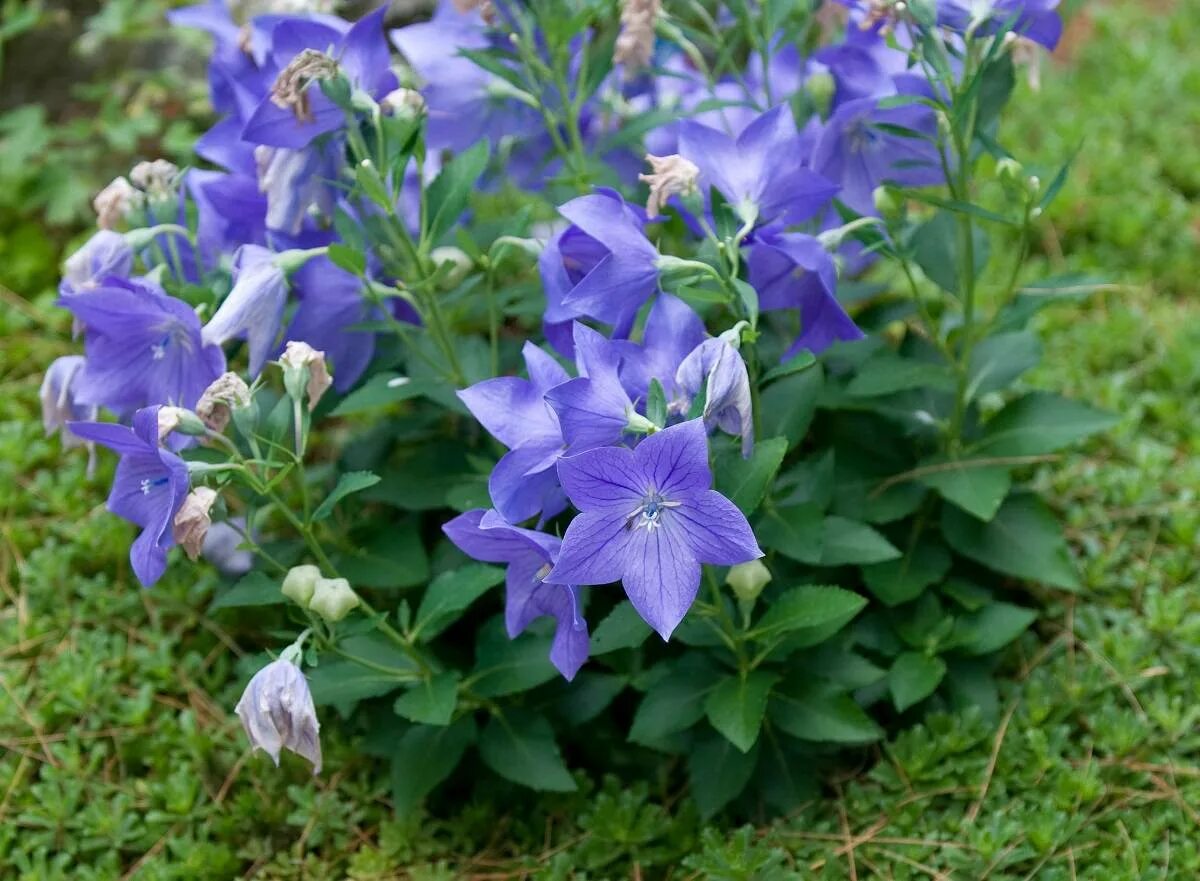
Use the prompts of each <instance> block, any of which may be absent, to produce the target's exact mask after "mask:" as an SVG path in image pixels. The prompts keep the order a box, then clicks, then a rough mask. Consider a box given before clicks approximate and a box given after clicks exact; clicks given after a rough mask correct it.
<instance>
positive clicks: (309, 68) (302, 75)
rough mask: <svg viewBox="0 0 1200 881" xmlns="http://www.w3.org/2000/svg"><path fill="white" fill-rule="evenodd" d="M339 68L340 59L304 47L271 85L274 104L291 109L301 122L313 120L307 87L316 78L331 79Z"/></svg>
mask: <svg viewBox="0 0 1200 881" xmlns="http://www.w3.org/2000/svg"><path fill="white" fill-rule="evenodd" d="M337 71H338V66H337V62H336V61H334V60H333V59H332V58H330V57H329V56H328V55H326V54H325V53H324V52H319V51H317V50H316V49H305V50H303V51H302V52H300V53H299V54H298V55H297V56H296V57H295V58H293V59H292V60H291V62H290V63H289V64H288V66H287V67H285V68H284V69H283V70H282V71H280V73H279V76H278V77H276V79H275V84H274V85H273V86H271V103H273V104H274V105H275V106H276V107H282V108H283V109H284V110H291V111H292V113H294V114H295V115H296V119H298V120H299V121H300V122H312V121H313V115H312V109H311V107H310V106H309V103H308V87H309V86H310V85H312V83H313V82H314V81H316V80H323V79H328V78H329V77H331V76H333V75H334V74H336V73H337Z"/></svg>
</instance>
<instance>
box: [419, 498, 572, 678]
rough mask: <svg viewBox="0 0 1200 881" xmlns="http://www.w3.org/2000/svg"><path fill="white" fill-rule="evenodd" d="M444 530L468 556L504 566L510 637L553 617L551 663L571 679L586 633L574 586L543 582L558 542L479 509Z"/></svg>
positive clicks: (541, 533)
mask: <svg viewBox="0 0 1200 881" xmlns="http://www.w3.org/2000/svg"><path fill="white" fill-rule="evenodd" d="M442 531H443V532H445V533H446V536H447V537H448V538H449V539H450V540H451V541H452V542H454V544H455V545H457V546H458V548H459V550H461V551H462V552H463V553H465V554H467V555H468V556H470V557H473V558H474V559H476V560H481V561H483V562H485V563H506V564H508V569H507V572H506V574H505V587H506V593H505V597H504V626H505V629H506V630H507V631H508V635H509V638H510V639H511V638H516V637H517V636H518V635H519V634H521V633H522V632H523V631H524V630H525V628H526V627H528V626H529V625H530V624H531V623H532V622H533V621H534V620H535V619H537V618H540V617H542V616H544V615H549V616H550V617H552V618H554V620H555V623H556V626H555V630H554V641H553V643H552V644H551V646H550V662H551V663H552V664H554V666H555V667H557V668H558V671H559V672H560V673H562V675H563V676H564V677H565V678H567V679H568V680H570V679H574V678H575V674H576V673H577V672H579V668H580V667H581V666H583V662H584V661H586V660H587V657H588V629H587V622H586V621H584V620H583V616H582V615H580V613H579V593H578V588H576V587H574V586H572V585H567V584H548V583H546V581H545V577H546V575H547V574H548V573H549V572H550V569H551V567H552V566H553V565H554V562H555V560H556V559H557V557H558V551H559V547H560V544H561V543H560V542H559V540H558V539H557V538H556V537H555V536H553V535H547V534H546V533H544V532H537V531H535V530H532V529H520V528H518V527H516V526H512V525H510V524H509V523H507V522H505V520H504V518H503V517H501V516H500V515H499V514H498V513H497V512H496V511H484V510H482V509H476V510H474V511H467V512H466V513H465V514H460V515H459V516H457V517H455V518H454V519H453V520H451V521H450V522H449V523H447V524H445V525H444V526H443V527H442Z"/></svg>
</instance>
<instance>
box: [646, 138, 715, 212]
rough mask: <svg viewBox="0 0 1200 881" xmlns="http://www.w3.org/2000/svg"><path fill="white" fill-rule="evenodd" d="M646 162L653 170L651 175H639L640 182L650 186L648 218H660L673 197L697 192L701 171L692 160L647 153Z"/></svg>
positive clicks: (675, 154) (647, 207)
mask: <svg viewBox="0 0 1200 881" xmlns="http://www.w3.org/2000/svg"><path fill="white" fill-rule="evenodd" d="M646 161H647V162H649V163H650V168H651V169H653V170H652V171H651V172H650V174H639V175H638V180H640V181H643V182H644V183H647V184H649V185H650V198H649V199H647V200H646V216H647V217H650V218H654V217H658V214H659V212H660V211H662V207H663V205H665V204H666V201H667V199H669V198H671V197H672V196H676V195H687V194H689V193H694V192H696V181H698V180H699V179H700V169H699V168H697V167H696V163H694V162H692V161H691V160H690V159H684V158H683V157H682V156H680V155H679V154H678V153H672V154H671V155H670V156H655V155H654V154H653V153H647V154H646Z"/></svg>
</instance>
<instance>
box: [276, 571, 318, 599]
mask: <svg viewBox="0 0 1200 881" xmlns="http://www.w3.org/2000/svg"><path fill="white" fill-rule="evenodd" d="M320 580H321V570H320V569H318V568H317V567H316V566H311V565H304V566H293V567H292V568H291V569H289V570H288V573H287V575H285V576H284V578H283V586H282V587H281V588H280V593H282V594H283V595H284V596H285V597H287V598H288V599H289V600H291V601H292V602H293V603H295V604H296V605H297V606H299V607H300V608H302V609H307V608H308V602H309V600H311V599H312V596H313V591H314V590H316V588H317V582H318V581H320Z"/></svg>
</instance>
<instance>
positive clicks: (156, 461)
mask: <svg viewBox="0 0 1200 881" xmlns="http://www.w3.org/2000/svg"><path fill="white" fill-rule="evenodd" d="M158 411H159V408H158V407H145V408H143V409H141V410H138V411H137V413H135V414H134V416H133V428H127V427H126V426H124V425H113V424H111V423H104V422H68V423H67V428H69V429H70V430H71V432H72V433H73V434H75V436H76V437H80V438H82V439H83V440H85V441H93V442H95V443H98V444H100V445H102V446H105V447H108V448H109V449H110V450H112V451H113V452H114V453H116V454H117V455H119V456H120V457H121V461H120V463H119V464H118V465H117V472H116V475H115V476H114V478H113V485H112V491H111V492H110V493H109V495H108V510H110V511H112V513H114V514H116V515H117V516H118V517H123V518H125V519H126V520H128V521H130V522H131V523H135V524H137V525H138V526H140V527H141V528H142V532H141V534H140V535H139V536H138V537H137V539H135V540H134V542H133V546H132V547H130V549H129V561H130V563H132V564H133V572H134V574H135V575H136V576H137V579H138V581H140V582H141V583H142V586H143V587H149V586H150V585H152V584H154V582H156V581H158V579H159V578H161V577H162V574H163V572H164V571H166V568H167V551H168V550H169V549H170V547H171V546H172V545H173V544H175V538H174V536H173V534H172V530H171V525H172V523H173V522H174V520H175V514H176V512H178V511H179V509H180V507H181V506H182V505H183V502H184V499H186V498H187V494H188V471H187V465H185V464H184V462H183V460H182V459H180V458H179V457H178V456H176V455H175V454H174V453H172V452H171V451H170V450H168V449H165V448H164V447H162V446H161V445H160V444H159V442H158Z"/></svg>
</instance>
